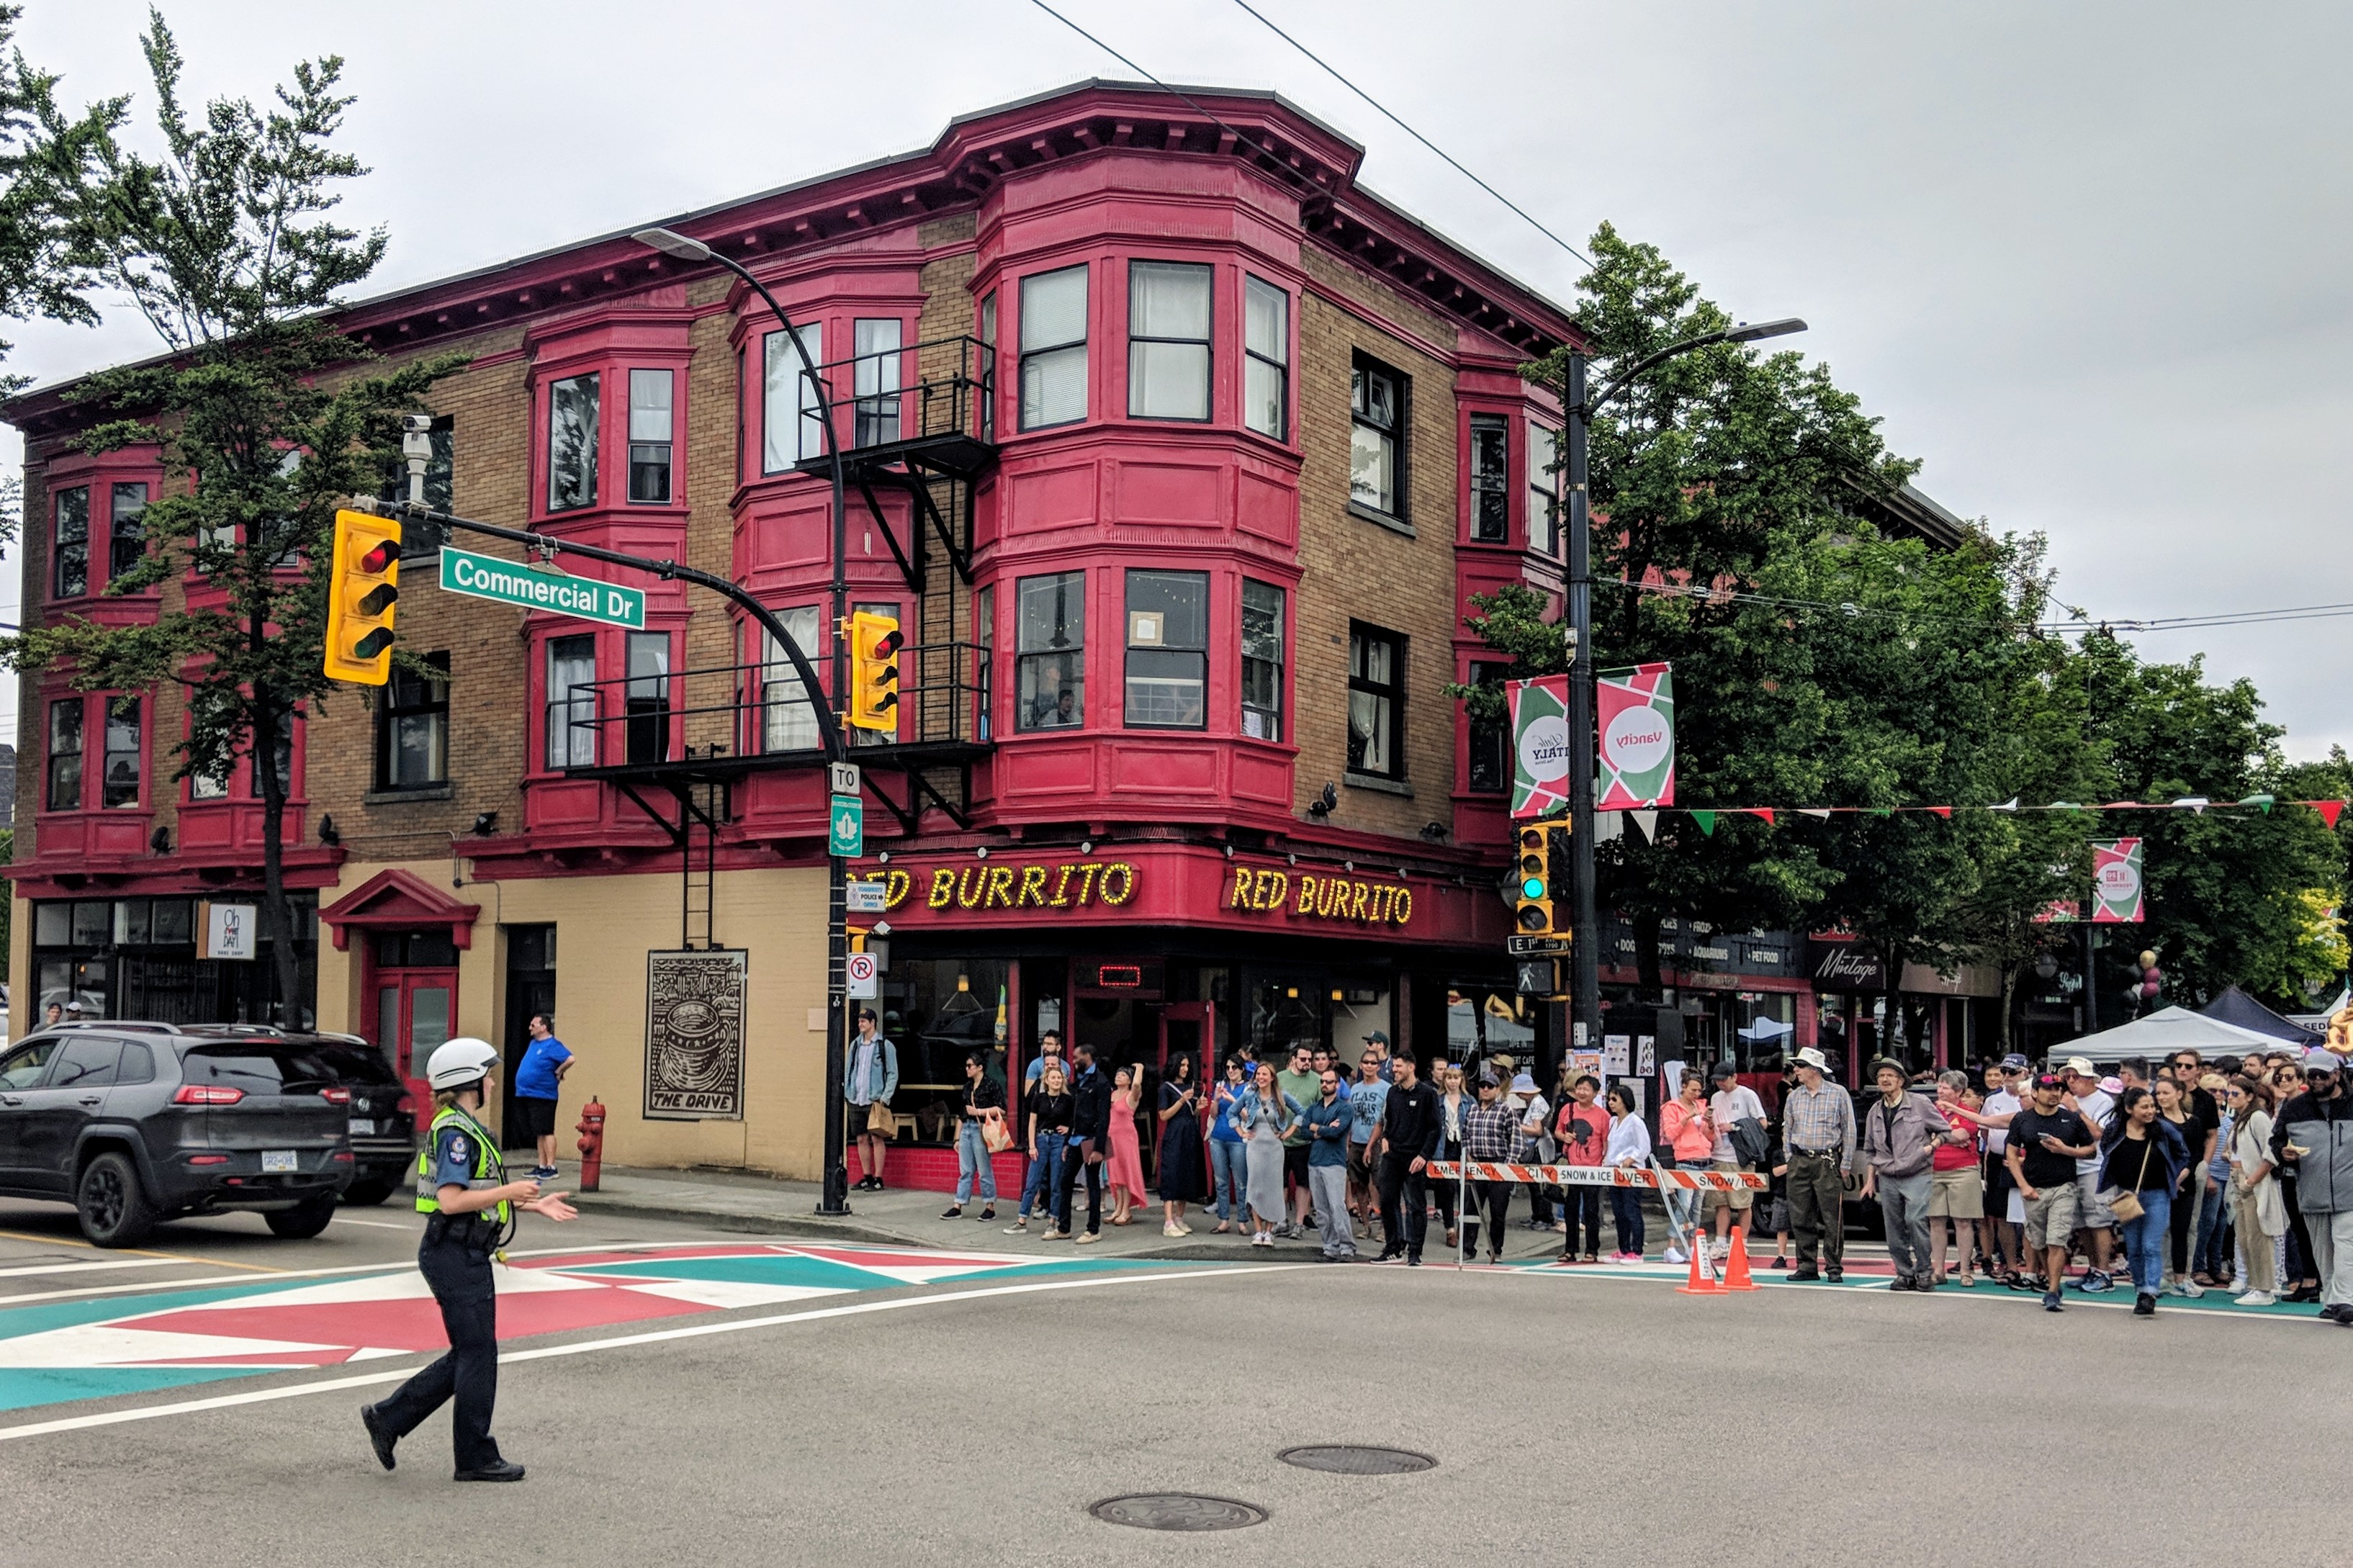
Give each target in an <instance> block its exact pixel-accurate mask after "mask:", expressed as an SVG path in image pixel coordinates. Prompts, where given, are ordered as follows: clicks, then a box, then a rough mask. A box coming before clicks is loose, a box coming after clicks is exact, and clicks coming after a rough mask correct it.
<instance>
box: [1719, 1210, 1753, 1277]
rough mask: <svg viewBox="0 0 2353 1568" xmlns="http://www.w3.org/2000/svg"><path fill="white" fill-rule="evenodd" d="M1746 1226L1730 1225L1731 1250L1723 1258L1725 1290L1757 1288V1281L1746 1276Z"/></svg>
mask: <svg viewBox="0 0 2353 1568" xmlns="http://www.w3.org/2000/svg"><path fill="white" fill-rule="evenodd" d="M1746 1228H1747V1227H1746V1226H1737V1225H1736V1226H1733V1227H1732V1252H1731V1255H1730V1256H1729V1257H1727V1258H1725V1260H1724V1289H1726V1290H1754V1289H1757V1281H1756V1280H1754V1279H1750V1278H1749V1277H1748V1242H1747V1238H1746Z"/></svg>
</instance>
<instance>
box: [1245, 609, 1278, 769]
mask: <svg viewBox="0 0 2353 1568" xmlns="http://www.w3.org/2000/svg"><path fill="white" fill-rule="evenodd" d="M1242 733H1243V734H1245V735H1248V736H1250V737H1251V738H1253V739H1255V740H1261V741H1280V740H1282V589H1280V588H1278V587H1276V586H1275V585H1274V584H1271V583H1256V582H1252V581H1250V579H1249V578H1247V577H1245V578H1244V579H1242Z"/></svg>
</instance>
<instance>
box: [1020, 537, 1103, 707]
mask: <svg viewBox="0 0 2353 1568" xmlns="http://www.w3.org/2000/svg"><path fill="white" fill-rule="evenodd" d="M1014 587H1015V593H1016V595H1017V596H1018V600H1019V609H1018V625H1017V626H1016V627H1015V638H1016V640H1015V644H1014V650H1013V662H1014V694H1013V700H1014V702H1015V704H1016V708H1015V712H1014V728H1015V729H1017V730H1066V729H1076V728H1077V727H1079V726H1080V725H1082V724H1083V723H1085V722H1086V716H1087V604H1086V590H1087V574H1085V573H1083V572H1058V573H1056V574H1053V575H1052V576H1050V577H1024V578H1022V579H1021V580H1020V581H1019V582H1018V583H1017V584H1015V585H1014Z"/></svg>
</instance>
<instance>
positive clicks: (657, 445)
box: [629, 370, 677, 506]
mask: <svg viewBox="0 0 2353 1568" xmlns="http://www.w3.org/2000/svg"><path fill="white" fill-rule="evenodd" d="M676 379H677V378H676V375H675V374H674V373H672V372H670V371H667V370H633V371H631V372H629V500H632V501H634V502H636V503H638V504H639V505H647V506H658V505H662V504H665V503H667V502H668V501H669V500H670V445H671V443H672V441H673V440H675V439H676V436H677V426H676V424H675V421H674V419H673V417H672V415H671V394H672V391H673V384H674V383H675V381H676Z"/></svg>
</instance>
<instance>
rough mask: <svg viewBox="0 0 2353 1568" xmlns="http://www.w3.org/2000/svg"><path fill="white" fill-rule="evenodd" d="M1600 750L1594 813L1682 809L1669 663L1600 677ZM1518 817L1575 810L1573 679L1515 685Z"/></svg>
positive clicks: (1604, 672)
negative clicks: (1571, 782)
mask: <svg viewBox="0 0 2353 1568" xmlns="http://www.w3.org/2000/svg"><path fill="white" fill-rule="evenodd" d="M1594 679H1595V687H1596V689H1595V693H1594V696H1595V703H1596V708H1597V717H1598V718H1599V720H1600V729H1601V734H1600V752H1599V757H1598V758H1597V765H1596V767H1595V770H1594V779H1593V786H1594V799H1593V805H1594V809H1596V810H1597V811H1636V810H1648V809H1650V808H1651V807H1653V806H1662V805H1674V803H1675V678H1674V671H1673V669H1672V667H1671V666H1669V665H1665V664H1638V665H1636V666H1634V667H1633V668H1630V669H1605V670H1601V671H1599V673H1598V674H1597V675H1596V676H1595V677H1594ZM1509 695H1510V698H1511V704H1512V816H1514V817H1515V818H1526V817H1535V816H1550V815H1551V814H1552V813H1554V812H1556V811H1557V810H1559V809H1560V808H1561V807H1563V806H1565V805H1567V804H1568V746H1569V735H1568V677H1567V676H1566V675H1542V676H1537V677H1536V678H1535V679H1530V680H1514V681H1513V682H1511V684H1510V691H1509Z"/></svg>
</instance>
